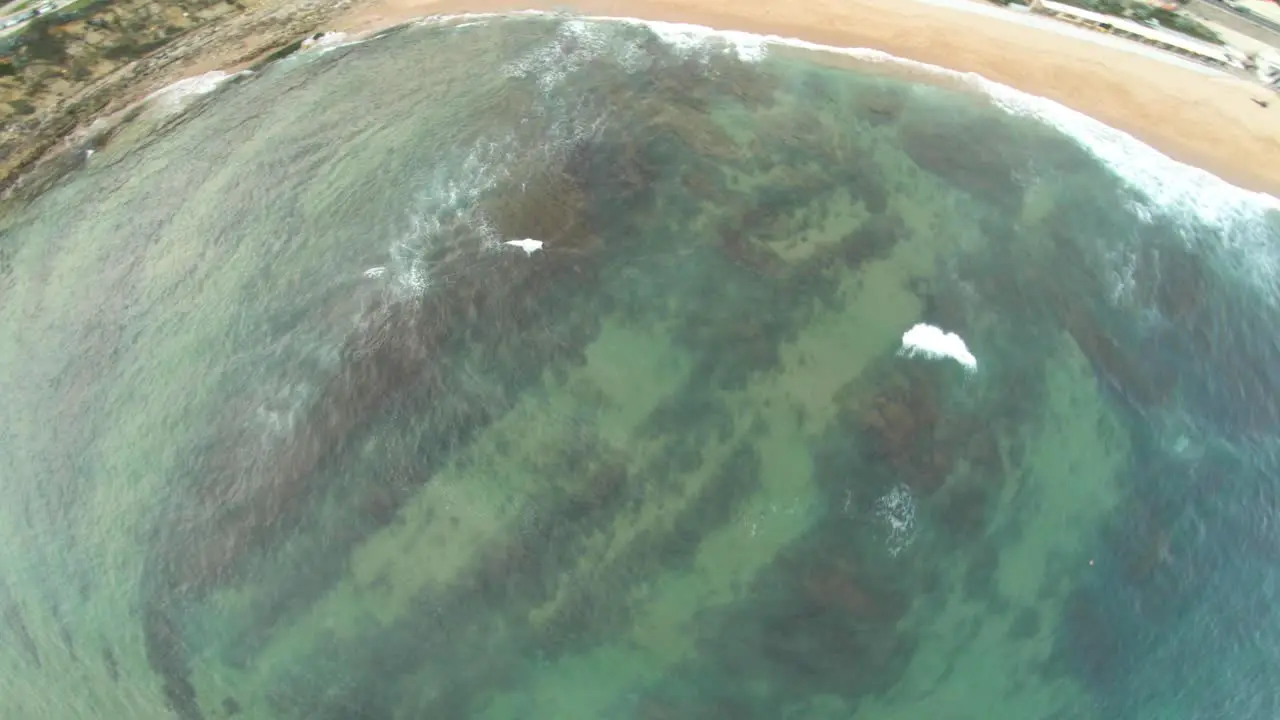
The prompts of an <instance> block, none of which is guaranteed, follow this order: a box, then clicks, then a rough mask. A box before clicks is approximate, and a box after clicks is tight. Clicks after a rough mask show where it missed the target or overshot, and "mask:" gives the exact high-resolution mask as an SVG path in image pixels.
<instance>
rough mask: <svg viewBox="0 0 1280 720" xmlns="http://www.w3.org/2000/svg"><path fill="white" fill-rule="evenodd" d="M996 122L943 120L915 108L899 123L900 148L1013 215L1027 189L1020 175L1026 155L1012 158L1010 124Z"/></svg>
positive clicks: (959, 187)
mask: <svg viewBox="0 0 1280 720" xmlns="http://www.w3.org/2000/svg"><path fill="white" fill-rule="evenodd" d="M993 122H994V121H990V120H987V121H962V120H956V121H952V122H939V121H938V117H937V116H936V115H933V114H932V113H925V112H917V113H912V115H911V116H909V117H908V118H905V119H904V120H903V122H902V123H901V124H900V125H899V126H898V138H899V141H900V142H901V144H902V149H903V150H904V151H906V153H907V155H908V156H909V157H910V158H911V159H912V161H914V162H915V164H916V165H918V166H919V167H920V168H921V169H923V170H925V171H927V172H930V173H932V174H934V175H936V176H937V177H939V178H940V179H942V180H943V181H945V182H947V183H948V184H950V185H951V186H952V187H954V188H955V189H956V190H959V191H960V192H963V193H966V194H968V195H971V196H973V197H974V198H975V199H977V200H980V201H982V202H984V203H987V204H988V205H991V206H994V207H997V208H1001V209H1002V211H1003V212H1006V213H1009V214H1012V213H1015V212H1016V211H1017V209H1018V208H1020V207H1021V206H1022V195H1023V191H1024V188H1023V186H1022V183H1020V182H1019V181H1018V173H1019V171H1021V170H1022V169H1023V167H1022V166H1021V165H1022V164H1023V161H1025V158H1019V157H1010V150H1009V148H1010V147H1011V146H1012V143H1010V142H1009V141H1008V139H1007V137H1006V132H1012V128H1008V127H992V126H991V125H992V123H993Z"/></svg>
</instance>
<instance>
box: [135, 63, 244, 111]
mask: <svg viewBox="0 0 1280 720" xmlns="http://www.w3.org/2000/svg"><path fill="white" fill-rule="evenodd" d="M248 73H249V71H248V70H244V71H242V72H238V73H225V72H223V71H221V70H213V71H210V72H207V73H204V74H203V75H194V76H192V77H189V78H183V79H182V80H179V81H177V82H175V83H172V84H170V85H166V86H164V87H162V88H160V89H159V90H156V91H155V92H153V93H151V94H150V95H148V96H146V97H145V98H144V99H143V102H144V103H147V104H148V105H149V106H151V107H154V108H158V109H160V110H180V109H182V108H183V107H185V106H186V104H187V103H188V101H190V100H191V99H192V98H196V97H200V96H201V95H208V94H209V93H211V92H213V91H214V90H217V89H218V88H219V87H221V86H222V84H223V83H225V82H227V81H228V80H230V79H232V78H234V77H238V76H240V75H244V74H248Z"/></svg>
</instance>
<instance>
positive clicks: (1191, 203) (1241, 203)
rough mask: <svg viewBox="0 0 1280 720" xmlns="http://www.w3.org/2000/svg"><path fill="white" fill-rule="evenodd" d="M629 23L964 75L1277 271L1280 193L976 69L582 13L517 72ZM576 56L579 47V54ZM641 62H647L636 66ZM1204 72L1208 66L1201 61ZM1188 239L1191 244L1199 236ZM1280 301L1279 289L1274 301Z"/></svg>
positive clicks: (1267, 280)
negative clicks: (1268, 222) (1272, 226)
mask: <svg viewBox="0 0 1280 720" xmlns="http://www.w3.org/2000/svg"><path fill="white" fill-rule="evenodd" d="M929 1H932V2H934V3H937V4H944V5H951V6H956V7H959V8H962V9H964V10H966V11H970V12H979V13H986V14H998V15H999V16H1000V19H1002V20H1004V21H1011V22H1018V23H1023V24H1028V25H1035V26H1037V27H1040V26H1044V25H1045V22H1043V21H1041V20H1040V19H1038V18H1029V17H1022V16H1018V15H1016V14H1014V13H1010V12H1004V11H995V10H990V9H987V8H983V7H981V6H980V5H977V4H969V3H967V2H962V0H929ZM509 15H520V16H546V17H552V16H554V14H553V13H546V12H541V11H522V12H520V13H511V14H507V15H499V14H484V15H457V16H438V17H434V18H424V19H423V21H422V22H423V23H433V24H434V23H458V22H468V23H477V22H488V21H490V20H492V19H496V18H500V17H505V16H509ZM606 22H612V23H627V24H636V25H642V26H645V27H648V28H650V29H651V30H652V31H653V32H654V33H655V34H656V35H658V37H660V38H662V39H664V40H666V41H667V42H669V43H671V44H672V45H673V46H675V47H677V48H681V49H683V50H685V51H687V52H691V53H700V52H706V51H708V50H710V49H711V48H713V47H715V46H717V45H719V46H720V47H728V48H731V49H732V51H733V52H735V53H736V54H737V56H738V57H739V58H742V59H743V60H747V61H759V60H762V59H764V58H765V57H766V56H767V54H768V50H769V47H771V46H786V47H791V48H797V49H801V50H808V51H812V52H818V53H828V54H837V55H844V56H846V57H851V58H854V59H857V60H861V61H864V62H871V63H888V64H893V65H897V66H899V67H904V68H908V69H910V70H913V71H916V72H920V73H923V74H928V75H932V76H934V77H938V78H945V79H947V80H950V81H958V82H960V83H961V84H963V85H966V86H968V87H970V88H972V89H974V90H976V91H978V92H980V93H982V94H984V95H986V96H987V97H989V98H990V99H991V101H992V102H993V103H995V104H996V105H997V106H998V107H1000V108H1002V109H1003V110H1005V111H1006V112H1009V113H1012V114H1015V115H1019V116H1023V117H1029V118H1032V119H1035V120H1037V121H1039V122H1041V123H1043V124H1045V125H1048V126H1049V127H1052V128H1054V129H1056V130H1057V131H1059V132H1061V133H1063V134H1064V135H1065V136H1066V137H1068V138H1070V139H1071V140H1073V141H1074V142H1076V143H1077V144H1078V145H1080V146H1081V147H1082V148H1083V149H1085V150H1086V151H1088V152H1089V153H1091V154H1092V155H1093V156H1094V157H1096V158H1097V159H1098V160H1099V161H1100V162H1102V163H1103V164H1104V165H1105V166H1106V167H1108V168H1109V169H1110V170H1111V171H1112V172H1113V173H1115V175H1116V176H1117V177H1118V178H1120V179H1121V181H1123V182H1124V183H1125V184H1126V185H1128V186H1129V187H1130V188H1131V189H1132V190H1134V191H1135V192H1136V193H1138V194H1139V195H1140V196H1141V197H1142V198H1144V201H1145V203H1146V204H1147V206H1148V207H1145V208H1144V207H1143V206H1142V205H1141V204H1137V205H1135V212H1136V213H1137V215H1138V217H1139V219H1141V220H1143V221H1150V219H1151V218H1152V216H1153V213H1159V214H1164V215H1167V216H1169V217H1172V218H1174V219H1178V220H1180V221H1183V222H1185V223H1187V224H1202V225H1207V226H1209V227H1210V228H1214V229H1216V230H1219V231H1220V232H1219V233H1217V234H1216V235H1215V236H1214V242H1217V243H1220V244H1221V246H1222V247H1223V248H1224V249H1227V250H1231V251H1233V258H1232V260H1231V262H1233V263H1234V264H1235V265H1236V266H1237V267H1238V269H1239V270H1240V272H1241V273H1242V274H1244V275H1246V276H1250V277H1252V278H1253V279H1254V280H1255V281H1256V282H1257V283H1258V284H1259V285H1261V286H1263V287H1270V286H1271V285H1272V284H1274V283H1275V282H1276V280H1277V279H1278V278H1280V253H1276V252H1275V250H1274V247H1273V242H1272V240H1271V238H1270V236H1269V234H1268V232H1267V231H1266V230H1265V228H1261V229H1260V226H1261V222H1260V221H1261V219H1262V217H1263V216H1264V214H1265V213H1267V212H1268V211H1270V210H1275V209H1280V200H1278V199H1276V198H1274V197H1272V196H1270V195H1266V194H1263V193H1257V192H1251V191H1248V190H1244V189H1242V188H1239V187H1237V186H1234V185H1232V184H1231V183H1229V182H1227V181H1225V180H1223V179H1221V178H1219V177H1217V176H1215V175H1213V174H1211V173H1209V172H1207V171H1205V170H1202V169H1200V168H1196V167H1193V166H1190V165H1186V164H1184V163H1181V162H1178V161H1176V160H1174V159H1172V158H1170V157H1168V156H1167V155H1165V154H1163V153H1161V152H1160V151H1158V150H1156V149H1155V148H1153V147H1151V146H1149V145H1146V144H1144V143H1143V142H1141V141H1139V140H1138V139H1137V138H1135V137H1133V136H1132V135H1130V134H1128V133H1126V132H1124V131H1122V130H1118V129H1116V128H1113V127H1109V126H1107V125H1105V124H1103V123H1101V122H1099V121H1097V120H1095V119H1093V118H1091V117H1089V116H1087V115H1085V114H1083V113H1080V112H1077V111H1075V110H1072V109H1070V108H1067V107H1065V106H1063V105H1061V104H1059V103H1057V102H1054V101H1052V100H1049V99H1047V98H1043V97H1039V96H1036V95H1031V94H1028V93H1025V92H1022V91H1020V90H1016V89H1014V88H1012V87H1009V86H1007V85H1003V84H1000V83H997V82H994V81H992V80H989V79H987V78H984V77H982V76H980V75H977V74H974V73H962V72H959V71H955V70H949V69H947V68H943V67H940V66H937V65H931V64H928V63H923V62H919V61H915V60H909V59H906V58H900V57H897V56H895V55H891V54H889V53H886V52H883V51H880V50H873V49H870V48H846V47H837V46H833V45H823V44H820V43H813V42H809V41H806V40H800V39H797V38H789V37H783V36H779V35H756V34H752V33H746V32H740V31H731V30H715V29H713V28H709V27H705V26H700V25H689V24H679V23H664V22H654V21H647V20H640V19H636V18H619V17H601V16H589V17H576V18H574V19H573V20H571V21H570V22H569V23H567V24H566V29H564V30H562V34H565V33H567V34H569V35H572V36H574V37H576V38H579V39H585V40H586V41H587V42H586V43H584V44H583V47H582V48H580V49H577V50H574V49H573V48H572V47H570V52H569V53H568V55H567V56H566V53H565V52H564V48H563V44H562V43H561V44H560V45H558V46H557V45H554V44H553V46H552V47H549V48H544V49H543V50H541V51H539V52H538V53H536V54H535V55H534V56H531V57H529V58H525V59H522V60H521V61H520V62H518V63H515V64H514V65H513V68H514V69H515V70H516V74H522V75H524V74H529V73H538V77H539V80H538V81H539V84H540V85H542V86H544V87H553V86H554V85H555V84H556V83H558V82H559V81H560V80H562V79H563V78H564V77H565V76H566V75H567V74H568V73H569V72H571V71H572V70H574V69H577V68H579V67H581V65H582V64H584V63H585V62H587V61H588V60H590V59H591V58H592V57H596V56H598V55H599V54H601V53H604V52H606V51H610V52H616V51H617V49H616V48H609V47H608V45H607V44H606V43H604V42H603V41H602V40H601V39H600V37H599V36H600V33H599V31H598V30H595V31H593V30H592V29H591V27H590V25H591V24H593V23H606ZM1058 25H1061V24H1060V23H1054V24H1053V26H1052V27H1047V28H1046V29H1049V30H1052V31H1054V32H1058V33H1060V34H1067V35H1077V34H1079V35H1081V37H1083V38H1084V39H1087V40H1089V41H1091V42H1099V43H1102V44H1114V45H1116V46H1117V47H1122V48H1123V49H1125V50H1126V51H1130V52H1135V53H1139V54H1147V55H1153V56H1156V57H1159V58H1160V59H1161V60H1164V61H1167V62H1171V63H1175V64H1185V62H1184V61H1182V60H1180V59H1178V58H1176V57H1175V56H1172V55H1168V54H1167V53H1160V52H1156V51H1152V50H1150V49H1148V48H1143V47H1142V46H1140V45H1136V44H1134V43H1119V41H1111V40H1102V39H1100V38H1098V37H1095V36H1096V35H1097V33H1087V34H1082V33H1084V31H1080V32H1079V33H1077V32H1076V31H1074V30H1072V29H1070V28H1064V27H1058ZM574 53H577V54H574ZM637 68H639V69H642V67H641V64H638V63H637ZM1197 69H1198V70H1203V69H1204V68H1201V67H1199V66H1197ZM1192 241H1193V240H1192V239H1191V238H1188V239H1187V242H1192ZM1269 299H1271V300H1274V301H1276V302H1280V295H1278V296H1276V297H1272V298H1269Z"/></svg>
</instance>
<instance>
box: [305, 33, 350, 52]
mask: <svg viewBox="0 0 1280 720" xmlns="http://www.w3.org/2000/svg"><path fill="white" fill-rule="evenodd" d="M355 42H359V41H358V40H357V41H351V40H348V39H347V34H346V33H344V32H327V33H321V34H320V35H313V36H312V37H309V38H307V39H306V40H303V41H302V47H300V48H299V50H321V49H323V48H333V47H341V46H343V45H351V44H353V43H355Z"/></svg>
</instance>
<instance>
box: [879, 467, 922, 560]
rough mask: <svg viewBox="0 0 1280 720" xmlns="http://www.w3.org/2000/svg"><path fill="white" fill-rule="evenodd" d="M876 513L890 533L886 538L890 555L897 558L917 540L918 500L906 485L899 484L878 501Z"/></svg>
mask: <svg viewBox="0 0 1280 720" xmlns="http://www.w3.org/2000/svg"><path fill="white" fill-rule="evenodd" d="M875 511H876V517H878V518H880V520H881V521H882V522H884V524H885V527H886V529H887V530H888V532H889V536H888V538H886V545H887V547H888V550H889V555H891V556H893V557H897V556H898V554H899V553H901V552H902V551H903V550H906V549H907V548H908V547H910V546H911V542H912V541H913V540H915V534H916V499H915V497H913V496H912V495H911V490H910V489H909V488H908V487H907V486H906V485H903V484H901V483H899V484H898V485H895V486H894V487H893V489H892V490H890V491H889V492H887V493H885V494H884V495H883V496H881V497H880V498H879V499H878V500H876V502H875Z"/></svg>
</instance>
